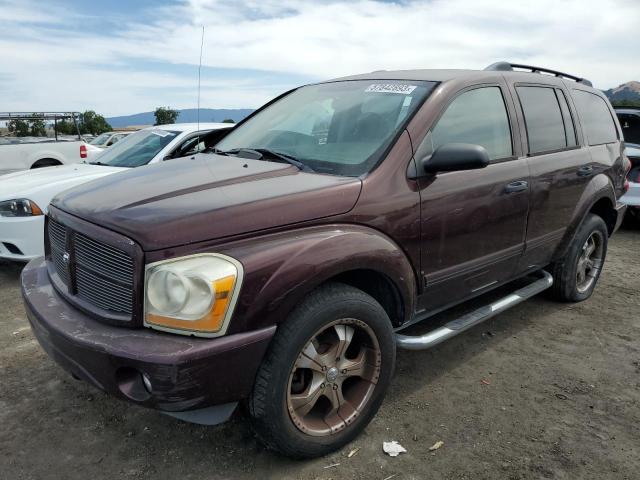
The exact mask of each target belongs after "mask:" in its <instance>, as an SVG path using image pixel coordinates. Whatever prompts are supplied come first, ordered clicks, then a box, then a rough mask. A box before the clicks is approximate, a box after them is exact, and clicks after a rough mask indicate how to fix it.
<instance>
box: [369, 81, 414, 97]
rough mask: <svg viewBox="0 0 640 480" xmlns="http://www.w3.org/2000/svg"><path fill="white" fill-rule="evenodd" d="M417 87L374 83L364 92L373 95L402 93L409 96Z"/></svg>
mask: <svg viewBox="0 0 640 480" xmlns="http://www.w3.org/2000/svg"><path fill="white" fill-rule="evenodd" d="M416 87H417V85H403V84H401V83H374V84H372V85H369V86H368V87H367V89H366V90H365V92H375V93H402V94H404V95H409V94H410V93H411V92H413V91H414V90H415V89H416Z"/></svg>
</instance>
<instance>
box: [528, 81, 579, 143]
mask: <svg viewBox="0 0 640 480" xmlns="http://www.w3.org/2000/svg"><path fill="white" fill-rule="evenodd" d="M516 90H517V92H518V98H519V99H520V105H522V111H523V113H524V121H525V125H526V128H527V138H528V140H529V153H543V152H549V151H554V150H561V149H563V148H567V134H566V132H565V126H564V121H563V118H562V112H561V110H560V104H559V103H558V97H557V96H556V91H555V89H554V88H551V87H517V88H516ZM574 136H575V134H574Z"/></svg>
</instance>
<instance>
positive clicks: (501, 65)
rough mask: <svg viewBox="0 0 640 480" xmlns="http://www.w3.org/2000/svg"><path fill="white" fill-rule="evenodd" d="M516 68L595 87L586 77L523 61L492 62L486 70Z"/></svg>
mask: <svg viewBox="0 0 640 480" xmlns="http://www.w3.org/2000/svg"><path fill="white" fill-rule="evenodd" d="M515 69H518V70H528V71H530V72H531V73H549V74H551V75H554V76H556V77H560V78H568V79H569V80H574V81H576V82H578V83H582V84H583V85H587V86H589V87H593V84H592V83H591V82H590V81H589V80H587V79H586V78H582V77H576V76H575V75H570V74H568V73H563V72H558V71H557V70H551V69H549V68H542V67H534V66H533V65H523V64H521V63H510V62H496V63H492V64H491V65H489V66H488V67H487V68H485V70H494V71H499V72H513V71H515Z"/></svg>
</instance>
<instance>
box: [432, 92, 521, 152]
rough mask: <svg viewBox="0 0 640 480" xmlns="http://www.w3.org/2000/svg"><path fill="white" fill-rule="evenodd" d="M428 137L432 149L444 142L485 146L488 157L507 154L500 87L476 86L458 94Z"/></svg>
mask: <svg viewBox="0 0 640 480" xmlns="http://www.w3.org/2000/svg"><path fill="white" fill-rule="evenodd" d="M431 139H432V141H433V145H432V146H430V148H431V149H433V150H435V149H437V148H438V147H439V146H441V145H444V144H445V143H472V144H475V145H482V146H483V147H484V148H486V150H487V152H488V153H489V158H490V159H491V160H494V159H500V158H507V157H510V156H511V155H512V148H511V129H510V127H509V117H508V116H507V109H506V107H505V104H504V99H503V98H502V93H501V92H500V88H498V87H483V88H476V89H475V90H469V91H468V92H464V93H463V94H461V95H460V96H458V97H457V98H456V99H455V100H454V101H453V102H451V104H450V105H449V107H447V110H446V111H445V112H444V114H443V115H442V117H440V120H438V124H437V125H436V126H435V127H434V128H433V131H432V135H431ZM425 140H426V139H425Z"/></svg>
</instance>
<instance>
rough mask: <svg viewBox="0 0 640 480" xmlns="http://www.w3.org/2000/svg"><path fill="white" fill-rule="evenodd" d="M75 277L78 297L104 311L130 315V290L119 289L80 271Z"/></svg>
mask: <svg viewBox="0 0 640 480" xmlns="http://www.w3.org/2000/svg"><path fill="white" fill-rule="evenodd" d="M76 275H77V277H76V280H77V288H78V295H79V296H81V297H84V298H86V299H87V300H90V301H91V302H92V303H95V304H96V305H98V306H99V307H101V308H104V309H106V310H114V311H118V312H122V313H131V307H132V302H131V297H132V291H131V288H129V289H127V288H126V287H121V286H120V285H117V284H115V283H113V282H109V281H108V280H104V279H101V278H99V277H96V276H95V275H92V274H91V273H89V272H85V271H82V270H79V271H78V272H77V274H76ZM105 292H108V293H107V294H105Z"/></svg>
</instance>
